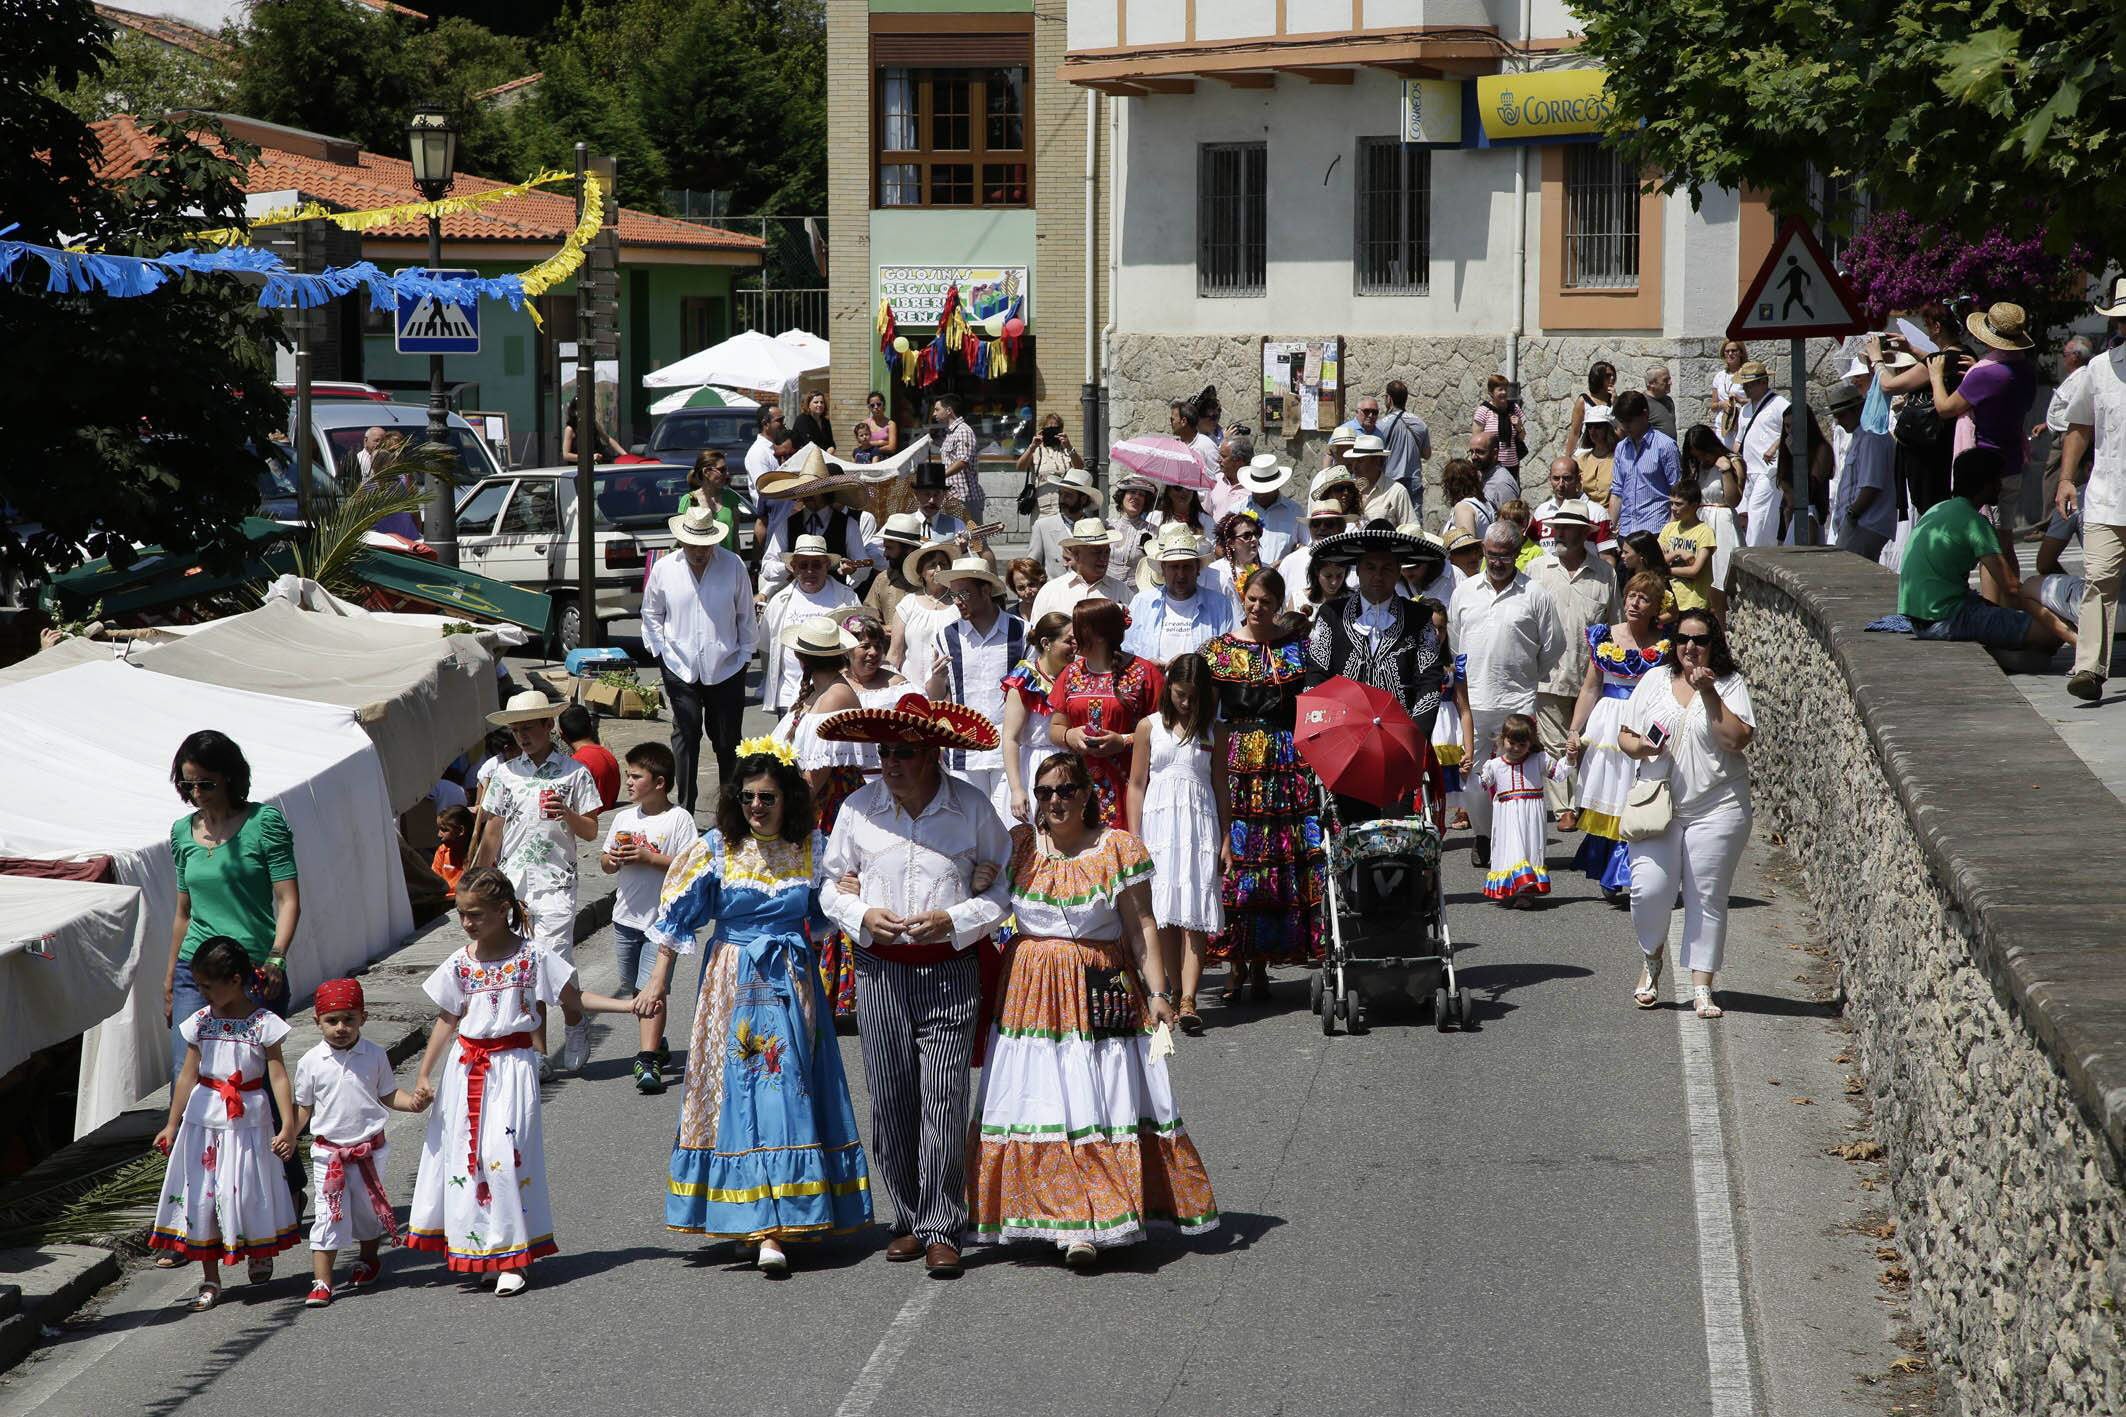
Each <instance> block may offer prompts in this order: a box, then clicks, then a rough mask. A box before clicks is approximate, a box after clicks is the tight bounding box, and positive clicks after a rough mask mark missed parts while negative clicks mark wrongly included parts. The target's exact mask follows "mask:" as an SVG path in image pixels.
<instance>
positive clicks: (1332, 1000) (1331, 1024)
mask: <svg viewBox="0 0 2126 1417" xmlns="http://www.w3.org/2000/svg"><path fill="white" fill-rule="evenodd" d="M1314 985H1315V987H1314V1008H1315V1011H1316V1012H1317V1013H1319V1014H1320V1015H1321V1036H1322V1037H1324V1038H1334V1037H1335V1036H1336V1005H1337V1002H1338V1001H1337V998H1336V995H1334V994H1332V993H1330V992H1329V991H1328V989H1327V988H1325V987H1323V985H1322V982H1321V976H1319V975H1316V976H1315V979H1314Z"/></svg>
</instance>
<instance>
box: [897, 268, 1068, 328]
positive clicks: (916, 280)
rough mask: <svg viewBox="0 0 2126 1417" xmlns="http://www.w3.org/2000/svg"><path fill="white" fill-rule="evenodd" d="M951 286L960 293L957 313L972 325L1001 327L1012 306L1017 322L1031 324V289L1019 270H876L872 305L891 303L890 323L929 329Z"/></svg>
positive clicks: (1022, 271) (936, 319)
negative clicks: (875, 294) (992, 323)
mask: <svg viewBox="0 0 2126 1417" xmlns="http://www.w3.org/2000/svg"><path fill="white" fill-rule="evenodd" d="M955 285H957V286H959V288H960V308H961V310H962V311H963V312H964V313H965V314H966V316H967V319H968V321H969V322H970V323H972V324H977V325H979V324H982V323H983V322H984V321H987V320H992V319H993V320H997V321H999V322H1001V321H1002V320H1003V319H1005V318H1006V317H1007V316H1009V315H1010V314H1012V313H1013V306H1015V305H1016V306H1017V307H1018V309H1017V314H1018V316H1019V318H1020V319H1022V320H1027V321H1031V320H1032V318H1033V310H1032V308H1031V307H1032V301H1031V299H1030V298H1029V297H1030V295H1031V292H1032V283H1031V282H1030V281H1028V280H1027V278H1026V267H1024V266H880V267H879V268H878V299H880V300H887V301H891V302H892V304H893V314H894V318H895V319H897V320H898V321H899V322H900V323H901V324H903V325H914V326H928V325H935V324H936V323H937V322H938V316H939V314H940V313H942V311H943V310H944V307H945V292H946V291H947V290H948V289H950V288H951V287H953V286H955ZM990 338H992V339H994V338H996V335H994V334H992V335H991V336H990Z"/></svg>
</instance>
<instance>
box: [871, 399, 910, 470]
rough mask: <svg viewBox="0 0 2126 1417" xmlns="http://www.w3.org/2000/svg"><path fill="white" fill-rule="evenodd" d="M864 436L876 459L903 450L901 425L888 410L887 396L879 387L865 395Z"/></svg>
mask: <svg viewBox="0 0 2126 1417" xmlns="http://www.w3.org/2000/svg"><path fill="white" fill-rule="evenodd" d="M864 438H865V440H866V441H867V442H868V443H869V444H870V445H871V452H872V456H873V459H874V460H879V459H884V458H890V457H892V456H893V455H894V454H895V453H897V452H899V451H900V450H901V430H900V425H899V424H897V423H895V422H894V421H893V415H892V414H890V413H888V412H887V411H886V396H885V395H884V394H882V393H880V392H879V391H878V390H877V389H873V390H872V391H871V392H870V393H869V394H867V395H866V396H865V397H864Z"/></svg>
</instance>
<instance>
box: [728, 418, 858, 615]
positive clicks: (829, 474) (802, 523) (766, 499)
mask: <svg viewBox="0 0 2126 1417" xmlns="http://www.w3.org/2000/svg"><path fill="white" fill-rule="evenodd" d="M753 495H754V497H755V498H756V499H758V500H759V501H760V502H761V503H763V504H767V503H772V502H790V503H792V504H793V505H792V507H791V510H790V515H789V516H788V517H787V518H786V519H785V520H784V521H783V523H782V524H781V525H780V526H778V527H776V528H775V529H774V530H773V531H772V532H770V533H769V535H768V544H767V545H766V546H763V547H762V548H761V552H760V590H759V593H758V595H757V596H756V597H755V599H756V600H757V601H758V602H759V603H760V604H762V605H765V604H767V603H768V601H770V600H771V599H773V598H774V596H775V592H777V591H779V590H781V589H782V588H783V587H784V586H785V585H787V584H789V582H790V577H791V574H792V573H791V569H790V567H789V564H788V561H787V560H786V559H785V558H786V557H787V556H788V554H789V552H790V550H791V548H792V547H794V546H795V545H796V544H797V541H798V538H800V537H805V536H815V537H818V538H819V539H820V540H821V541H822V542H824V543H825V544H826V548H827V553H828V555H829V556H830V557H832V558H833V561H832V562H830V566H829V569H830V570H840V569H844V566H843V565H842V564H840V563H846V568H847V569H851V570H853V571H855V572H856V573H857V576H858V578H859V579H864V578H868V577H869V575H870V573H871V571H872V570H873V569H874V568H873V567H872V564H871V552H870V549H869V548H868V547H867V546H866V545H865V544H864V527H863V514H862V511H861V510H860V508H861V504H862V503H863V501H864V498H865V489H864V484H863V480H862V479H861V478H859V477H858V476H857V475H856V474H854V473H838V472H835V471H834V470H833V469H832V468H830V467H828V466H827V459H826V456H825V455H824V454H823V453H821V452H820V450H819V449H818V448H811V449H808V450H807V452H806V454H805V460H804V461H803V462H802V463H800V464H799V465H798V466H796V467H794V468H788V469H778V470H776V471H774V472H771V473H769V474H768V475H767V476H766V477H763V478H762V479H761V480H760V481H759V482H758V483H756V484H755V485H754V487H753Z"/></svg>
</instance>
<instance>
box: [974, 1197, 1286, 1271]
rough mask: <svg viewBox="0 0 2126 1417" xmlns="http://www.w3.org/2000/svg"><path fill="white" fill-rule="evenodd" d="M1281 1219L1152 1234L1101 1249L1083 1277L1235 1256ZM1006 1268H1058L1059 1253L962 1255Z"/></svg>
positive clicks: (1030, 1246) (1015, 1249)
mask: <svg viewBox="0 0 2126 1417" xmlns="http://www.w3.org/2000/svg"><path fill="white" fill-rule="evenodd" d="M1285 1223H1286V1222H1285V1219H1284V1217H1283V1216H1279V1215H1256V1214H1253V1213H1252V1212H1247V1211H1230V1210H1228V1211H1223V1212H1221V1213H1220V1214H1219V1217H1218V1228H1217V1229H1216V1230H1213V1231H1212V1232H1211V1233H1210V1234H1208V1235H1175V1234H1173V1233H1171V1232H1168V1231H1160V1232H1156V1233H1154V1234H1153V1235H1152V1237H1151V1238H1150V1239H1148V1240H1145V1241H1144V1242H1143V1243H1142V1244H1137V1245H1125V1246H1123V1247H1122V1248H1120V1249H1114V1250H1102V1251H1101V1252H1100V1263H1099V1264H1097V1265H1095V1266H1094V1267H1093V1268H1092V1269H1090V1270H1088V1271H1086V1273H1087V1274H1093V1275H1097V1274H1157V1273H1158V1272H1159V1271H1160V1270H1162V1269H1164V1268H1166V1267H1167V1266H1168V1265H1170V1264H1172V1263H1174V1262H1175V1261H1176V1260H1187V1259H1200V1258H1205V1257H1209V1256H1214V1255H1230V1254H1238V1253H1239V1252H1240V1251H1242V1250H1245V1249H1247V1248H1249V1247H1250V1246H1252V1245H1253V1244H1254V1243H1255V1242H1256V1241H1257V1240H1260V1239H1261V1238H1262V1237H1263V1236H1265V1235H1267V1234H1269V1233H1270V1232H1271V1231H1272V1230H1275V1229H1276V1228H1277V1227H1278V1226H1280V1225H1283V1224H1285ZM990 1265H1012V1266H1014V1267H1016V1268H1020V1269H1061V1268H1062V1267H1063V1258H1062V1254H1061V1251H1060V1250H1059V1249H1058V1247H1057V1246H1055V1245H1052V1244H1034V1243H1020V1244H1015V1245H985V1246H983V1247H982V1248H981V1249H978V1250H970V1251H969V1252H968V1254H967V1267H968V1268H969V1269H980V1268H986V1267H988V1266H990Z"/></svg>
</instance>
